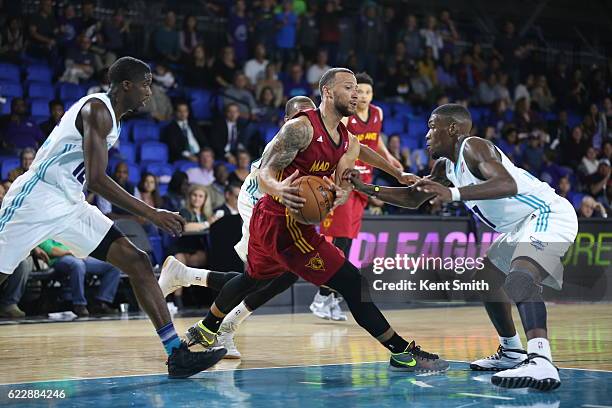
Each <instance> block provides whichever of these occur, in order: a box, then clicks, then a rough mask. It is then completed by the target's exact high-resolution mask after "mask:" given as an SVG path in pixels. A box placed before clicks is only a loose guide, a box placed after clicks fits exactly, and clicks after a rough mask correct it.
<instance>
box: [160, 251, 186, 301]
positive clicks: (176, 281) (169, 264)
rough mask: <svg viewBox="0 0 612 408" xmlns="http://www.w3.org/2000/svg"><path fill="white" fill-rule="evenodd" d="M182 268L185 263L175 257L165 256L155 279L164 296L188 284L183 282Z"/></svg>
mask: <svg viewBox="0 0 612 408" xmlns="http://www.w3.org/2000/svg"><path fill="white" fill-rule="evenodd" d="M184 269H185V265H183V264H182V263H181V262H179V260H178V259H176V258H175V257H173V256H169V257H167V258H166V260H165V261H164V264H163V265H162V269H161V273H160V274H159V279H158V281H157V283H159V287H160V288H161V290H162V294H163V295H164V297H166V296H168V295H169V294H171V293H172V292H174V291H175V290H177V289H179V288H182V287H184V286H190V285H189V283H187V282H185V276H184V275H185V274H184Z"/></svg>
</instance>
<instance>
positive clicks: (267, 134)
mask: <svg viewBox="0 0 612 408" xmlns="http://www.w3.org/2000/svg"><path fill="white" fill-rule="evenodd" d="M259 130H260V132H261V134H262V136H263V139H264V142H265V144H268V143H270V140H272V139H273V138H274V136H276V134H277V133H278V131H279V130H280V128H279V127H278V126H276V125H272V124H265V125H261V127H260V128H259Z"/></svg>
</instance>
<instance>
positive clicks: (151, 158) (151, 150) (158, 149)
mask: <svg viewBox="0 0 612 408" xmlns="http://www.w3.org/2000/svg"><path fill="white" fill-rule="evenodd" d="M140 161H141V162H142V163H167V162H168V146H166V145H165V144H164V143H160V142H144V143H143V144H142V145H141V146H140Z"/></svg>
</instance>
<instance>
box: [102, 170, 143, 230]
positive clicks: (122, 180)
mask: <svg viewBox="0 0 612 408" xmlns="http://www.w3.org/2000/svg"><path fill="white" fill-rule="evenodd" d="M129 171H130V170H129V167H128V164H127V163H125V162H119V163H117V165H116V166H115V171H114V172H113V176H112V178H113V180H114V181H115V183H117V184H119V186H120V187H121V188H123V189H124V190H125V191H127V192H128V193H130V194H131V195H134V194H136V187H135V186H134V184H132V183H131V182H130V181H129V178H130V173H129ZM97 206H98V208H99V209H100V211H102V213H103V214H105V215H106V216H107V217H109V218H110V219H113V220H115V219H119V218H130V219H135V218H134V217H133V216H132V214H131V213H129V212H128V211H125V210H124V209H123V208H121V207H119V206H116V205H115V204H113V203H110V202H109V201H107V200H106V199H105V198H103V197H101V196H98V197H97Z"/></svg>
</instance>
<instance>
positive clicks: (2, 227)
mask: <svg viewBox="0 0 612 408" xmlns="http://www.w3.org/2000/svg"><path fill="white" fill-rule="evenodd" d="M112 225H113V221H111V220H110V219H109V218H107V217H106V216H105V215H104V214H102V212H100V210H98V208H97V207H94V206H92V205H90V204H88V203H87V202H85V201H80V202H77V203H74V202H72V201H70V200H68V199H67V198H66V196H65V195H64V192H63V191H62V190H60V189H59V188H57V187H55V186H52V185H50V184H47V183H45V182H44V181H42V180H41V179H40V178H38V177H37V176H35V175H29V174H28V173H26V174H25V175H23V176H21V177H19V178H17V180H16V181H15V182H14V183H13V184H12V185H11V188H10V189H9V191H8V193H6V196H5V197H4V200H3V202H2V208H1V209H0V272H2V273H7V274H12V273H13V271H14V270H15V268H16V267H17V265H18V264H19V262H21V261H22V260H24V259H25V258H26V257H27V256H28V254H29V253H30V251H31V250H32V249H33V248H35V247H36V246H37V245H39V244H40V243H42V242H43V241H46V240H47V239H54V240H56V241H58V242H61V243H62V244H64V245H66V246H67V247H68V248H70V250H71V251H72V252H73V253H74V255H75V256H77V257H80V258H84V257H86V256H88V255H89V254H90V253H92V252H93V250H94V249H96V248H97V247H98V245H99V244H100V242H101V241H102V239H103V238H104V236H105V235H106V234H107V233H108V231H109V230H110V228H111V227H112Z"/></svg>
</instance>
